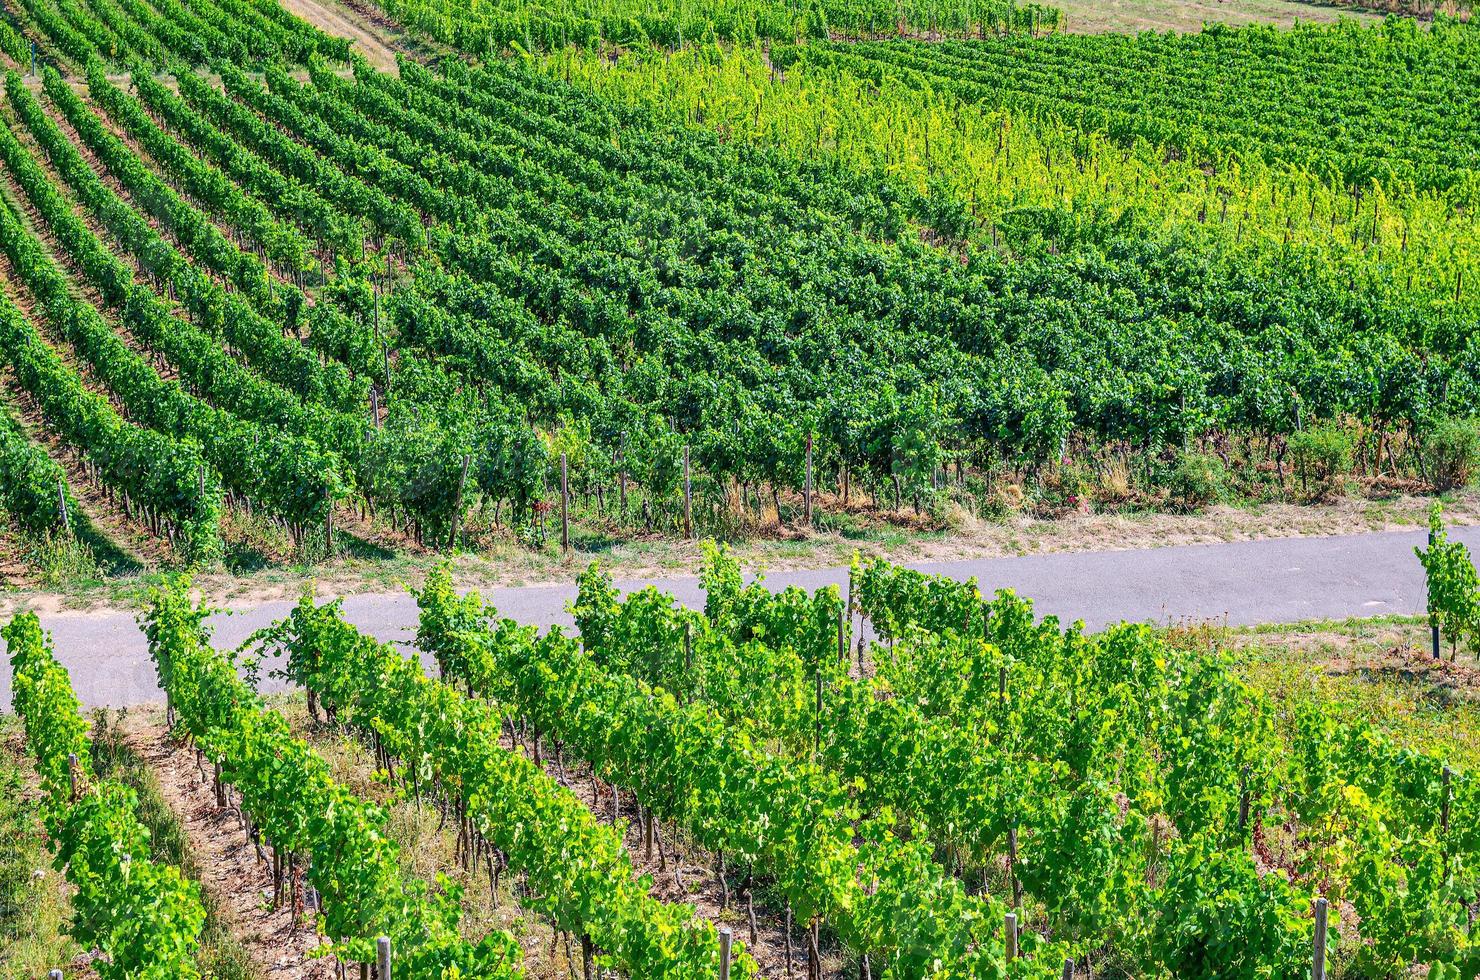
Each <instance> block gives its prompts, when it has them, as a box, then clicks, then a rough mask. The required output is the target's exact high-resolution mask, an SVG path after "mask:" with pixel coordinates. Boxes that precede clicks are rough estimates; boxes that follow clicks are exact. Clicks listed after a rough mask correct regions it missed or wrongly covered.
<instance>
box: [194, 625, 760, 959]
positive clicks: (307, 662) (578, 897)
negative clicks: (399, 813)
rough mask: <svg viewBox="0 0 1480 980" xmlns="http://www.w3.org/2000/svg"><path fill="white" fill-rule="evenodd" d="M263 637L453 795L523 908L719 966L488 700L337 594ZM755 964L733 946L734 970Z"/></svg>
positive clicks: (423, 790) (331, 701)
mask: <svg viewBox="0 0 1480 980" xmlns="http://www.w3.org/2000/svg"><path fill="white" fill-rule="evenodd" d="M177 601H178V600H177ZM265 640H266V643H267V644H268V649H269V650H270V651H273V652H283V653H286V655H287V659H288V667H287V675H288V676H289V677H290V678H291V679H293V680H295V681H296V682H298V683H299V684H301V685H303V686H304V687H306V688H307V689H308V690H309V691H310V692H312V693H313V694H314V695H315V696H317V698H318V699H319V700H320V701H321V702H322V703H323V704H324V705H325V706H326V707H327V708H329V709H330V710H331V711H332V712H333V714H334V717H335V719H336V720H337V721H338V722H340V723H341V724H347V725H351V726H353V727H355V728H357V729H359V730H361V731H364V732H371V733H374V737H375V738H376V740H377V743H378V744H379V745H381V746H382V748H383V750H384V751H385V752H386V753H388V754H389V756H391V757H392V758H395V759H397V760H399V762H400V767H401V770H402V773H403V775H405V776H406V778H408V779H409V780H411V786H410V791H411V792H413V793H417V794H421V795H433V794H434V793H436V794H440V795H442V796H443V797H445V798H446V799H449V800H452V801H455V803H456V805H457V806H458V808H459V813H460V814H462V816H463V817H464V818H465V819H466V820H468V821H469V822H470V823H469V828H470V830H471V831H475V832H476V833H477V834H479V835H481V836H482V837H483V838H484V839H486V840H487V841H489V842H490V843H491V844H492V845H493V847H495V848H497V849H498V850H499V851H500V852H502V854H503V855H504V858H505V859H506V860H507V862H508V867H509V868H510V869H511V870H513V871H514V872H516V873H521V874H523V875H524V876H525V878H526V880H527V882H528V885H529V891H530V896H529V897H528V898H527V899H525V900H524V901H525V903H526V906H527V907H529V908H531V909H532V910H534V911H538V912H541V913H543V914H546V915H548V916H550V917H551V918H552V919H553V921H554V923H555V925H556V926H557V928H560V929H564V930H569V931H573V932H577V933H579V934H580V935H582V936H583V937H585V939H586V940H587V941H589V942H591V943H593V944H594V945H595V947H596V949H597V950H599V951H600V953H601V958H602V960H603V961H609V962H610V963H611V964H612V965H614V966H616V967H617V968H619V969H621V970H622V971H623V972H624V973H627V974H629V975H631V976H642V977H673V978H677V977H706V976H715V975H718V973H719V946H718V937H717V935H716V932H715V929H714V927H713V925H711V924H710V923H708V922H704V921H702V920H696V919H695V918H694V910H693V908H692V906H687V905H667V904H664V903H662V902H659V901H658V900H656V899H655V898H653V897H652V896H651V895H650V894H649V893H648V888H649V884H650V883H649V882H648V881H647V880H646V879H640V878H637V877H635V874H634V871H633V868H632V865H631V862H630V860H629V858H628V856H627V854H626V851H625V849H624V848H623V844H622V839H621V835H620V833H619V832H618V831H617V830H616V829H615V828H612V827H605V826H602V825H601V824H600V823H598V822H597V821H596V818H595V817H594V816H593V815H592V813H591V812H590V811H589V810H587V809H586V808H585V807H584V806H583V805H582V804H581V803H580V801H578V800H577V799H576V798H575V797H574V796H573V795H572V794H571V793H570V792H568V791H567V790H565V789H564V788H563V787H561V786H559V785H558V784H557V783H556V782H555V781H554V779H553V778H552V777H550V776H548V775H547V774H546V773H545V772H544V770H542V769H541V768H540V766H539V765H538V764H537V763H535V762H533V761H531V760H530V759H528V758H526V757H525V756H524V755H522V754H519V753H515V752H510V751H508V750H506V749H504V748H503V747H501V745H500V744H499V740H500V737H501V735H502V731H503V717H504V716H503V714H502V712H501V711H500V710H499V709H498V708H497V707H496V706H493V705H488V704H484V703H481V702H477V701H472V700H469V699H467V698H464V697H463V696H462V695H461V694H459V693H458V692H457V691H456V690H454V689H453V688H452V687H450V686H447V685H444V684H441V683H438V682H435V681H431V680H429V679H428V678H427V677H426V676H425V675H424V674H423V673H422V671H421V668H420V666H419V665H418V664H417V663H416V662H414V661H407V660H406V659H405V658H404V657H403V656H402V655H401V654H400V653H399V652H397V651H395V650H394V649H391V648H390V647H387V646H384V645H382V644H379V643H377V642H376V641H374V640H373V639H371V638H369V637H366V636H364V635H362V634H360V633H359V632H358V631H356V630H355V629H354V628H353V627H352V626H350V625H349V624H348V623H346V622H345V621H344V620H343V619H342V618H341V616H340V613H339V610H338V606H337V604H330V605H327V606H323V607H315V605H314V603H313V601H312V598H311V596H305V597H304V599H303V600H302V601H301V602H300V603H299V605H298V607H297V608H296V609H295V610H294V611H293V613H292V614H291V615H290V616H289V617H288V619H286V620H285V621H283V622H282V623H280V624H278V626H276V627H275V628H273V629H272V630H270V631H268V632H267V634H266V636H265ZM754 969H755V968H754V964H753V963H752V962H751V960H750V958H749V957H748V956H745V955H743V953H742V954H741V955H739V956H738V957H737V959H736V961H735V962H734V963H733V964H732V973H731V975H732V976H735V977H748V976H751V975H753V974H754Z"/></svg>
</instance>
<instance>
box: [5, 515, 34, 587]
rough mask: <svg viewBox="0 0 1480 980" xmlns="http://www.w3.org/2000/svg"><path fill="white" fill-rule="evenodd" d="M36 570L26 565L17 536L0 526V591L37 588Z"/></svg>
mask: <svg viewBox="0 0 1480 980" xmlns="http://www.w3.org/2000/svg"><path fill="white" fill-rule="evenodd" d="M38 581H39V580H38V579H37V577H36V571H35V569H33V568H31V567H30V566H29V565H27V564H26V561H25V559H24V557H23V555H22V553H21V547H20V543H19V542H18V541H17V540H16V538H15V535H14V534H12V533H11V532H10V531H9V530H8V529H6V528H5V527H4V525H3V524H0V589H26V588H35V586H36V584H37V582H38Z"/></svg>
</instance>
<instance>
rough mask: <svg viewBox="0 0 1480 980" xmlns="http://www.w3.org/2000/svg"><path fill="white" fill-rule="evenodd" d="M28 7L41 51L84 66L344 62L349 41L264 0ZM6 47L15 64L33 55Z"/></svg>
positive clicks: (69, 2) (28, 3)
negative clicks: (101, 62) (97, 61)
mask: <svg viewBox="0 0 1480 980" xmlns="http://www.w3.org/2000/svg"><path fill="white" fill-rule="evenodd" d="M22 8H23V11H24V14H25V16H26V18H27V19H28V20H29V21H30V22H31V24H32V26H34V28H35V29H36V31H37V35H38V37H37V40H39V41H41V42H42V46H43V50H46V49H50V50H54V51H55V52H56V53H57V54H58V55H59V56H60V58H61V60H63V61H65V62H66V63H68V64H70V65H71V66H73V67H75V68H77V69H79V70H81V69H85V68H86V66H87V65H88V63H89V62H90V61H92V60H94V59H97V58H101V59H103V60H105V61H107V62H110V63H112V64H115V65H118V66H120V67H122V66H126V65H128V64H130V63H131V62H133V61H135V60H141V61H143V62H145V63H147V64H149V65H151V66H152V67H154V68H155V69H156V70H164V69H166V68H168V67H170V63H171V62H172V61H173V60H174V59H176V58H178V59H181V60H183V61H184V62H185V63H186V64H188V65H191V66H204V65H208V64H209V63H211V62H212V61H215V60H217V59H226V60H228V61H230V62H232V63H234V64H247V63H249V62H251V61H254V60H269V61H277V60H288V61H292V62H297V63H302V62H305V61H307V60H308V59H309V58H310V57H313V56H318V57H324V58H329V59H331V60H334V61H339V62H343V61H345V60H347V59H348V58H349V53H350V47H351V42H350V41H349V40H348V39H346V38H343V37H336V36H332V35H329V34H326V33H324V32H323V31H320V30H319V29H317V28H315V27H313V26H311V25H310V24H308V23H307V22H306V21H303V20H300V19H299V18H297V17H294V16H293V15H291V14H289V13H288V12H287V11H286V10H284V9H283V8H282V7H281V6H280V5H279V4H277V3H272V2H264V0H188V2H182V0H160V2H158V3H152V4H146V3H145V2H143V0H23V3H22ZM20 50H22V51H23V50H24V45H22V48H21V49H20ZM6 53H7V54H10V55H11V56H12V59H13V60H14V61H15V62H16V64H17V66H20V65H23V64H24V63H25V62H26V60H27V59H26V58H25V57H19V58H18V57H15V54H16V53H17V52H16V51H12V50H8V49H7V52H6Z"/></svg>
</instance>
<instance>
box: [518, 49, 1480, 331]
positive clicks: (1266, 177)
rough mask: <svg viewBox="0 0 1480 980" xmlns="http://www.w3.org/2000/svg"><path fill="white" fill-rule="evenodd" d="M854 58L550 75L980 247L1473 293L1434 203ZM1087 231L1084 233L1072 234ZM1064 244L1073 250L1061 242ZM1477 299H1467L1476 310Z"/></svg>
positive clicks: (1439, 196) (613, 64)
mask: <svg viewBox="0 0 1480 980" xmlns="http://www.w3.org/2000/svg"><path fill="white" fill-rule="evenodd" d="M871 65H872V63H871V62H869V61H867V60H865V59H863V58H862V57H861V56H858V55H854V54H850V53H849V52H848V51H847V50H846V49H845V50H839V51H837V52H835V53H833V54H832V55H830V56H827V57H822V56H820V55H816V54H815V53H814V52H812V51H811V50H810V49H809V50H808V51H805V52H803V53H802V56H801V57H799V58H798V59H797V60H796V61H795V62H794V63H793V64H791V65H790V66H789V68H788V69H787V71H786V72H785V73H784V74H778V73H776V72H775V71H774V70H773V63H772V61H771V60H770V58H769V55H768V54H767V53H766V52H765V51H763V50H761V49H760V48H753V47H739V48H733V49H729V50H726V51H722V52H715V51H713V50H709V49H702V48H690V49H687V50H685V51H681V52H677V53H671V54H669V53H659V52H654V51H650V50H645V49H633V50H630V51H625V52H622V53H621V55H620V56H618V57H616V58H612V57H608V56H607V55H606V54H604V53H602V52H595V51H574V50H571V51H565V52H562V53H560V54H559V55H557V56H552V57H550V58H547V59H546V60H545V62H544V67H545V70H546V71H547V72H549V73H550V74H552V75H554V76H557V77H560V78H564V79H565V80H567V81H570V82H572V83H574V84H576V85H578V86H580V87H581V88H584V89H587V90H589V91H594V92H597V93H599V94H600V95H601V96H602V97H603V98H607V99H614V100H618V101H621V102H626V103H633V104H638V105H642V106H644V107H646V108H649V109H651V110H652V111H654V112H655V113H656V114H658V115H659V116H660V117H661V118H663V119H665V120H667V121H668V122H670V124H674V125H680V126H686V127H696V128H703V129H711V130H722V131H724V132H726V133H729V134H732V135H733V136H736V137H743V138H745V139H748V140H750V141H752V142H756V143H759V144H762V145H767V146H775V147H777V148H779V149H782V150H784V151H786V152H787V153H789V154H792V155H796V156H800V157H804V158H810V157H813V156H815V155H817V154H818V153H822V154H825V155H826V156H827V157H829V158H830V159H833V160H836V161H837V162H838V164H839V165H840V166H843V167H847V168H849V169H852V170H856V171H859V172H862V173H868V174H877V175H879V179H880V180H885V181H888V180H898V181H902V182H904V183H905V184H907V185H908V186H909V187H910V188H912V189H914V190H916V191H918V192H920V193H922V194H925V195H928V198H929V202H930V204H929V207H928V213H929V214H930V215H931V216H932V220H933V221H934V222H935V223H936V224H937V225H938V226H942V227H944V228H948V229H952V230H953V231H954V232H955V233H957V234H961V235H963V236H966V237H969V238H970V239H971V240H972V241H973V243H974V244H975V245H977V246H978V247H982V248H1000V247H1020V241H1019V234H1020V231H1021V227H1020V226H1021V225H1022V224H1023V217H1024V215H1025V214H1027V213H1031V212H1033V211H1036V210H1038V209H1045V210H1047V211H1050V212H1053V213H1055V214H1056V217H1057V220H1058V221H1059V222H1061V223H1063V224H1064V225H1065V226H1066V227H1068V228H1070V229H1076V230H1078V231H1077V233H1078V234H1079V235H1081V236H1089V237H1090V238H1091V240H1093V239H1096V238H1099V237H1101V236H1103V235H1104V234H1105V230H1104V229H1103V225H1104V223H1105V222H1106V221H1107V220H1111V221H1115V222H1117V223H1118V224H1122V225H1123V224H1125V223H1131V222H1135V223H1144V224H1146V225H1148V233H1149V234H1156V233H1161V232H1164V230H1165V229H1173V228H1175V229H1180V230H1183V231H1185V232H1188V233H1195V234H1197V235H1198V236H1200V237H1202V238H1205V239H1207V243H1206V245H1205V246H1204V247H1205V248H1207V249H1210V250H1235V251H1237V252H1238V253H1239V254H1241V255H1242V256H1244V260H1243V261H1244V264H1246V265H1248V264H1257V265H1259V266H1263V265H1270V264H1274V265H1279V264H1292V263H1299V262H1301V261H1313V262H1316V263H1319V264H1321V265H1328V266H1333V267H1335V268H1337V269H1343V270H1349V271H1348V272H1347V273H1346V274H1348V275H1351V276H1352V277H1353V278H1354V279H1355V280H1356V281H1357V282H1358V283H1376V282H1385V283H1386V286H1385V288H1384V292H1385V293H1386V294H1387V297H1386V302H1389V303H1392V302H1402V303H1406V304H1409V305H1414V304H1417V305H1423V306H1437V307H1440V308H1447V307H1449V306H1452V305H1454V300H1455V284H1456V281H1457V280H1462V281H1464V282H1477V281H1480V278H1477V277H1480V267H1477V261H1480V259H1477V257H1476V255H1475V254H1474V253H1473V250H1472V249H1471V248H1470V247H1469V243H1471V242H1473V241H1474V240H1475V239H1476V238H1477V237H1480V226H1477V223H1476V220H1475V217H1474V214H1473V212H1472V211H1469V210H1457V209H1456V208H1455V206H1454V202H1453V201H1451V200H1450V199H1449V196H1448V195H1447V194H1445V193H1443V192H1440V191H1435V190H1421V189H1417V188H1410V187H1407V186H1405V185H1403V184H1402V183H1398V184H1396V185H1393V184H1384V183H1375V182H1371V181H1364V182H1361V183H1359V184H1357V185H1356V186H1347V185H1341V186H1337V185H1333V184H1332V183H1331V182H1329V181H1327V180H1323V179H1321V178H1320V177H1318V176H1317V175H1315V174H1311V173H1308V172H1304V171H1301V170H1298V169H1295V168H1292V167H1290V166H1288V165H1286V164H1284V163H1283V162H1280V161H1275V162H1273V163H1266V162H1265V161H1264V160H1263V158H1262V157H1250V155H1248V154H1243V155H1242V156H1241V157H1240V158H1239V159H1238V160H1236V161H1230V162H1228V163H1226V164H1224V165H1220V166H1216V167H1209V166H1204V165H1203V164H1202V162H1201V161H1197V160H1195V159H1192V158H1189V157H1187V155H1186V154H1184V153H1183V152H1181V151H1180V150H1176V149H1173V150H1170V151H1169V149H1168V148H1167V147H1165V146H1162V145H1159V144H1155V143H1152V142H1150V141H1149V140H1148V139H1147V138H1145V137H1135V138H1133V139H1123V140H1121V141H1117V140H1115V139H1114V138H1112V137H1111V136H1110V135H1109V134H1106V133H1101V132H1092V131H1084V130H1081V129H1078V128H1075V127H1072V126H1069V125H1067V124H1066V123H1065V122H1064V121H1063V120H1062V119H1060V118H1058V117H1057V116H1054V115H1051V114H1034V113H1031V112H1027V111H1012V110H1010V109H1008V108H1006V107H1005V106H1001V105H999V106H996V107H993V106H992V105H990V104H983V103H981V102H978V101H976V100H974V99H972V98H970V97H969V94H968V93H967V92H965V91H960V92H958V91H956V90H955V89H954V87H953V86H951V85H949V84H946V83H945V80H944V79H943V77H942V76H943V75H945V74H946V70H945V69H944V67H941V66H933V67H932V66H931V65H930V64H929V62H928V60H927V64H926V65H924V66H922V67H920V68H914V67H910V66H907V65H904V64H896V63H893V62H891V63H889V64H888V65H887V66H885V67H883V68H874V67H871ZM1081 229H1082V230H1081ZM1060 237H1061V238H1067V239H1069V241H1060V247H1061V248H1063V247H1068V246H1069V245H1071V244H1074V241H1073V238H1074V235H1073V234H1066V235H1063V236H1060ZM1476 297H1477V293H1476V292H1475V291H1474V290H1471V291H1468V292H1462V293H1461V297H1460V300H1461V303H1463V305H1464V306H1465V308H1466V309H1469V310H1473V309H1474V308H1475V305H1476Z"/></svg>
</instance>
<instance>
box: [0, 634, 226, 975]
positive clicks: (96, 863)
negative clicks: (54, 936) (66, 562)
mask: <svg viewBox="0 0 1480 980" xmlns="http://www.w3.org/2000/svg"><path fill="white" fill-rule="evenodd" d="M0 633H3V635H4V638H5V643H6V648H7V651H8V653H9V656H10V666H11V670H12V671H13V674H12V682H11V683H12V701H13V703H14V706H15V711H16V713H17V714H18V715H20V717H21V719H22V721H23V722H24V724H25V731H26V742H27V744H28V745H29V747H30V749H31V752H32V753H33V754H34V755H35V756H36V764H37V765H36V768H37V771H38V772H39V773H40V775H41V787H42V790H43V791H44V792H45V794H46V797H45V800H44V802H43V815H44V817H45V820H46V828H47V832H48V833H49V834H50V835H51V837H52V840H53V841H54V842H55V845H56V851H57V853H56V862H57V868H58V869H59V870H60V869H65V871H66V874H67V880H68V881H69V882H71V884H72V885H73V887H74V889H75V891H74V892H73V893H72V895H71V905H72V910H73V916H72V922H71V931H72V935H73V938H75V939H76V940H77V941H78V942H79V943H80V944H81V945H82V946H83V948H85V949H92V950H97V951H100V952H102V953H104V954H106V956H105V957H103V958H99V959H95V960H94V961H93V969H94V970H95V971H96V974H97V976H98V977H100V978H102V980H138V978H145V977H148V978H158V980H165V978H170V980H194V978H196V977H198V976H200V974H199V972H198V970H197V969H196V965H195V962H194V953H195V950H196V949H197V948H198V945H199V936H200V930H201V927H202V925H204V923H205V909H204V907H203V906H202V904H201V896H200V888H199V886H198V885H197V884H196V883H195V882H192V881H189V880H187V879H185V878H184V877H183V876H182V875H181V874H180V870H179V869H178V868H175V867H172V866H170V865H162V864H156V863H155V862H153V861H151V860H150V858H149V831H148V830H147V829H146V828H145V827H144V825H143V824H142V823H141V821H140V819H139V816H138V814H137V812H136V809H135V808H136V803H137V801H136V798H135V796H134V793H133V791H132V790H131V789H129V788H127V787H126V786H124V785H122V784H121V783H117V782H113V781H99V780H97V779H96V778H95V777H94V775H93V769H92V757H91V754H90V752H89V742H88V737H87V730H88V723H87V721H86V720H85V719H84V718H83V717H82V712H81V709H80V706H79V704H78V701H77V696H76V695H75V694H74V693H73V692H72V682H71V679H70V678H69V677H68V676H67V671H66V670H65V669H64V668H63V667H62V666H61V665H60V664H59V663H57V661H56V658H55V657H54V656H53V655H52V652H51V644H50V640H49V638H48V637H46V636H45V635H44V634H43V633H42V632H41V624H40V622H39V621H38V620H37V618H36V615H35V614H34V613H22V614H20V615H18V616H16V617H15V618H14V619H12V620H11V622H10V624H9V625H7V626H6V627H5V628H4V630H3V631H0Z"/></svg>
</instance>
